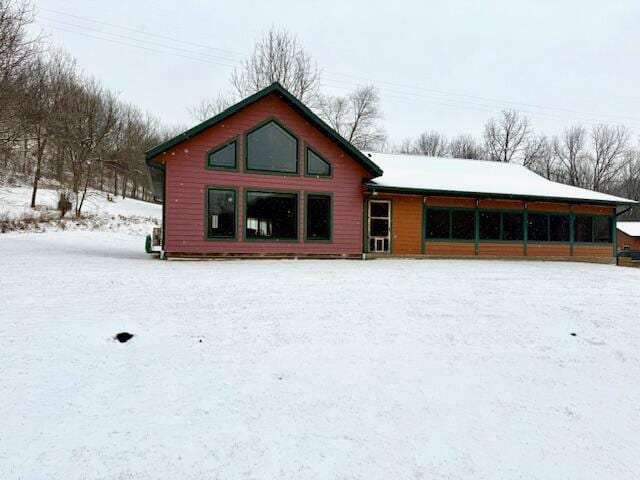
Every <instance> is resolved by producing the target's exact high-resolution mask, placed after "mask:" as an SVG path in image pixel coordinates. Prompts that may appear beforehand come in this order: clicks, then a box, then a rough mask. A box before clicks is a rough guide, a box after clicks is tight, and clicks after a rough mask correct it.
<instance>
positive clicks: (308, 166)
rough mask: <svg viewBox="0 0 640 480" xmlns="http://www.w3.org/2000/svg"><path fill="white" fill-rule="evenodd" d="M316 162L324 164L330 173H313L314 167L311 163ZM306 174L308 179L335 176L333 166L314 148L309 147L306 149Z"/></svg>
mask: <svg viewBox="0 0 640 480" xmlns="http://www.w3.org/2000/svg"><path fill="white" fill-rule="evenodd" d="M314 157H315V158H314ZM314 160H315V161H319V162H322V163H324V164H325V165H326V167H327V170H328V171H327V172H326V173H314V172H313V171H312V165H311V162H313V161H314ZM304 174H305V176H306V177H313V178H331V177H332V176H333V165H331V162H329V161H328V160H326V159H325V158H324V157H323V156H322V155H320V154H319V153H318V152H316V151H315V150H314V149H313V148H311V147H310V146H308V145H307V146H306V148H305V160H304Z"/></svg>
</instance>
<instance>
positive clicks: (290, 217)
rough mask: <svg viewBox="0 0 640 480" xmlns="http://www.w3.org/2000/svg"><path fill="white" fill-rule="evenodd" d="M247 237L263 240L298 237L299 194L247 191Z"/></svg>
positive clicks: (294, 238) (293, 238)
mask: <svg viewBox="0 0 640 480" xmlns="http://www.w3.org/2000/svg"><path fill="white" fill-rule="evenodd" d="M246 199H247V202H246V203H247V204H246V210H245V212H246V214H245V218H246V221H245V237H246V238H248V239H263V240H296V239H297V238H298V194H297V193H285V192H255V191H249V192H247V196H246Z"/></svg>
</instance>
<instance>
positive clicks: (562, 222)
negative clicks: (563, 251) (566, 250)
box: [549, 215, 570, 242]
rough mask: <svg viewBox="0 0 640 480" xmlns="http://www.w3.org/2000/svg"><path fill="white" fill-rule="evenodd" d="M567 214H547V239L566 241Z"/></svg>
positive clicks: (567, 228)
mask: <svg viewBox="0 0 640 480" xmlns="http://www.w3.org/2000/svg"><path fill="white" fill-rule="evenodd" d="M569 233H570V232H569V216H568V215H549V240H550V241H552V242H568V241H569V239H570V236H569Z"/></svg>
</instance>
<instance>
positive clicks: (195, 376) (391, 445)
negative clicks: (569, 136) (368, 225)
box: [0, 231, 640, 480]
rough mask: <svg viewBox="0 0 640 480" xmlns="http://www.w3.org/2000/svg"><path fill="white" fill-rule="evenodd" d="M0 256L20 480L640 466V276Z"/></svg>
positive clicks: (602, 475) (430, 265) (110, 236)
mask: <svg viewBox="0 0 640 480" xmlns="http://www.w3.org/2000/svg"><path fill="white" fill-rule="evenodd" d="M0 252H1V256H2V275H1V276H0V315H1V316H2V321H1V322H0V352H2V362H0V379H2V381H0V418H2V428H1V429H0V478H3V479H18V478H20V479H40V478H42V479H44V478H51V479H65V480H76V479H84V478H100V479H113V480H115V479H136V480H142V479H194V480H196V479H197V480H201V479H205V478H206V479H214V478H220V479H240V478H243V479H274V478H282V479H293V478H295V479H323V480H324V479H362V480H376V479H380V480H382V479H384V480H388V479H409V478H411V479H420V478H423V479H492V480H494V479H509V480H511V479H516V478H521V479H527V480H535V479H539V480H549V479H580V480H601V479H615V480H632V479H637V478H640V456H639V455H638V452H640V409H639V405H640V383H639V382H638V378H640V353H639V350H638V345H639V344H640V327H639V324H638V318H639V312H640V296H638V290H637V285H638V284H640V270H637V269H631V268H628V269H623V268H619V267H615V266H607V265H590V264H577V263H575V264H574V263H551V262H507V261H503V262H500V261H445V260H442V261H434V260H432V261H412V260H404V261H403V260H386V261H385V260H376V261H367V262H362V261H338V260H336V261H270V260H264V261H229V262H162V261H159V260H154V259H152V258H151V257H149V256H148V255H146V254H144V253H143V251H142V246H141V243H140V241H139V239H137V238H135V237H131V236H128V235H122V234H116V233H104V232H85V231H72V232H48V233H45V234H6V235H0ZM65 272H69V273H68V274H67V273H65ZM122 331H127V332H131V333H133V334H134V335H135V336H134V337H133V338H132V339H131V340H129V342H127V343H124V344H122V343H118V342H116V341H115V340H114V339H113V336H114V335H115V334H116V333H118V332H122Z"/></svg>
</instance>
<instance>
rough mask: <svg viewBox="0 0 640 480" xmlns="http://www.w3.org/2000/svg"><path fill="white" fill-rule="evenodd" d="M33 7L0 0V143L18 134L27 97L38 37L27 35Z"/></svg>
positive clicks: (12, 140) (23, 3)
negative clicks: (22, 109) (23, 103)
mask: <svg viewBox="0 0 640 480" xmlns="http://www.w3.org/2000/svg"><path fill="white" fill-rule="evenodd" d="M32 21H33V7H32V5H31V4H30V3H28V2H26V1H13V0H0V145H2V144H3V143H11V142H14V141H15V140H16V139H17V137H19V136H20V134H21V132H20V131H19V122H18V119H19V116H20V108H21V106H22V102H23V101H24V100H25V99H27V97H28V94H27V89H26V87H25V84H26V82H27V79H28V75H29V69H30V64H31V63H32V62H33V61H34V59H35V58H36V57H37V53H38V47H39V44H40V38H39V37H37V36H35V37H34V36H30V35H29V33H28V31H27V27H28V26H29V25H30V24H31V23H32Z"/></svg>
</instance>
